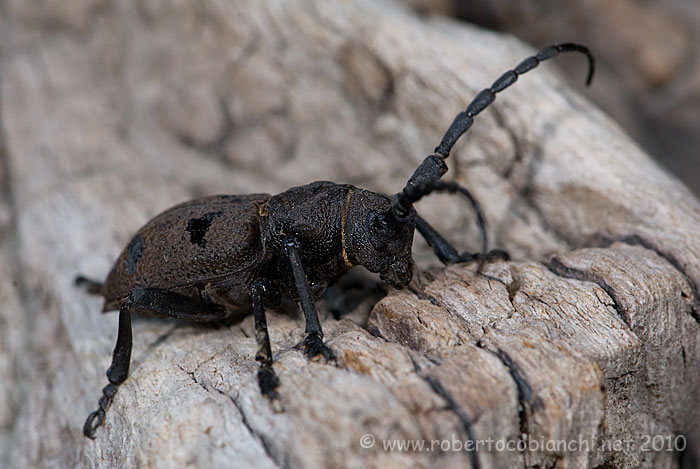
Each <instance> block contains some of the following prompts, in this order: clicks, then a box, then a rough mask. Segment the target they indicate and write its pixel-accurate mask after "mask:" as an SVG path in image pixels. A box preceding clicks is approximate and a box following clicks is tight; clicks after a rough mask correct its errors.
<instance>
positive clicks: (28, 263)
mask: <svg viewBox="0 0 700 469" xmlns="http://www.w3.org/2000/svg"><path fill="white" fill-rule="evenodd" d="M1 7H2V12H1V14H0V27H1V29H0V30H1V31H2V41H1V42H0V45H1V47H2V62H1V63H0V66H1V68H0V85H1V91H2V94H1V100H0V102H1V106H2V107H1V108H0V113H1V115H0V118H1V124H2V128H1V131H2V132H1V133H0V136H1V137H2V142H1V143H2V145H1V146H0V151H1V153H0V158H1V160H2V166H0V173H1V176H2V194H3V199H2V204H1V206H0V229H1V231H0V233H1V236H0V288H1V290H0V300H1V302H2V310H1V311H0V435H1V436H0V466H3V467H75V466H81V465H82V466H89V467H97V466H99V467H184V466H188V467H317V466H321V467H339V466H344V467H365V466H374V467H454V466H465V467H466V466H469V465H471V466H473V467H476V466H477V465H478V466H479V467H496V468H498V467H535V466H537V467H640V466H641V467H657V468H658V467H673V466H674V465H675V464H676V460H675V459H674V458H675V457H676V456H674V452H672V451H644V449H645V448H646V447H645V446H644V444H645V442H646V443H648V447H649V448H651V444H652V443H654V442H655V441H656V443H657V445H658V442H659V439H658V438H671V445H672V446H673V444H674V443H678V441H679V440H678V439H676V437H678V436H679V435H681V438H680V439H681V440H682V436H683V435H689V434H690V433H689V432H691V431H692V429H693V425H694V424H695V423H696V422H697V421H698V409H700V391H699V389H700V373H699V372H698V366H699V365H700V327H699V321H698V313H697V305H698V285H700V204H698V201H697V200H696V199H694V198H693V197H692V196H691V195H690V193H689V192H688V190H686V189H685V188H684V187H683V186H682V185H681V184H680V183H679V182H678V181H677V180H675V179H674V178H672V177H670V176H669V175H667V174H666V173H665V172H664V171H663V170H661V169H660V168H659V167H658V166H656V164H654V163H653V162H652V161H651V160H650V159H649V158H648V157H647V156H646V155H644V154H643V153H642V152H641V151H640V150H639V148H638V147H637V146H636V145H635V144H634V143H633V142H631V141H630V140H629V139H628V138H627V137H626V136H625V135H624V134H623V133H622V132H621V131H620V130H619V128H618V126H617V125H616V124H615V123H613V122H611V121H610V120H609V119H607V118H606V117H605V116H604V115H603V114H602V113H601V112H599V111H597V110H596V109H595V108H593V107H592V106H591V105H590V104H589V103H588V102H587V101H586V99H585V98H583V97H581V96H579V95H576V94H574V93H572V92H571V91H569V90H568V88H567V86H566V85H565V83H564V82H563V80H562V79H561V78H560V77H559V76H558V74H557V72H556V69H555V68H554V67H553V66H552V65H543V66H541V67H540V69H538V70H537V71H534V72H532V73H530V74H528V75H527V76H525V77H523V78H522V79H521V80H520V81H519V82H518V83H517V85H516V86H514V87H512V88H511V89H509V90H508V91H507V92H505V93H503V95H500V96H499V98H498V100H497V102H496V104H495V105H494V106H492V107H491V108H490V110H488V111H487V112H485V113H484V114H483V115H481V116H479V118H478V119H477V121H476V124H475V125H474V127H473V129H472V130H471V131H470V133H469V134H468V138H465V139H464V141H462V142H461V143H460V144H459V145H458V147H457V148H456V149H455V151H454V153H453V156H452V157H451V158H450V160H449V161H448V164H449V166H450V168H451V170H450V172H449V173H448V176H447V177H448V178H450V179H454V180H458V181H460V182H462V183H464V184H466V185H467V186H469V187H470V188H471V189H472V190H473V191H474V193H475V195H476V196H477V197H478V199H479V200H480V201H481V203H482V205H483V207H484V210H485V213H486V217H487V219H488V222H489V235H490V243H491V245H492V246H495V247H500V248H504V249H507V250H509V251H510V252H511V254H512V255H513V258H514V260H513V261H512V262H497V263H493V264H490V265H488V266H487V267H486V268H485V269H484V272H483V273H481V274H477V273H476V266H474V265H458V266H452V267H449V268H446V269H445V268H443V267H441V266H439V265H438V264H437V263H436V261H435V259H434V258H433V257H431V255H430V253H429V252H428V251H427V250H426V247H425V245H424V244H423V243H422V242H420V241H417V242H416V251H417V255H416V257H417V259H418V262H419V266H420V273H419V274H418V275H417V276H416V278H415V280H414V283H413V284H412V288H411V289H409V290H403V291H391V292H390V293H389V294H388V296H387V297H386V298H384V299H383V300H382V301H380V302H379V303H378V304H376V305H375V306H374V307H373V308H372V306H373V305H372V304H371V301H369V300H367V301H364V302H362V303H360V305H359V306H358V307H357V308H356V309H355V311H354V312H352V313H351V314H350V315H348V316H347V317H346V318H343V319H340V320H335V319H333V317H332V316H331V315H330V314H328V313H327V309H326V307H325V303H323V302H321V303H320V307H321V309H322V315H323V318H322V320H323V325H324V328H325V332H326V337H327V339H328V341H329V343H330V345H331V346H332V347H333V348H334V350H335V351H336V353H337V355H338V366H337V367H336V366H332V365H324V364H319V363H309V362H307V361H306V360H305V359H304V358H303V356H302V354H301V353H300V351H299V350H298V349H297V348H295V345H296V344H297V343H298V342H299V340H300V339H301V338H302V333H303V323H302V321H300V320H299V318H296V317H292V316H289V315H284V314H278V313H275V312H269V317H268V320H269V323H270V330H271V336H272V342H273V350H274V353H275V359H276V360H277V362H276V365H275V366H276V370H277V373H278V374H279V376H280V379H281V382H282V386H281V389H280V394H281V407H282V412H275V411H274V410H273V408H272V407H271V406H270V405H269V403H268V402H267V401H266V400H264V399H263V398H261V396H260V395H259V392H258V388H257V383H256V379H255V372H256V363H255V361H254V358H253V354H254V350H255V341H254V335H253V326H252V319H251V318H247V319H245V320H244V321H243V322H241V323H237V324H233V325H228V326H221V327H218V328H205V327H192V326H189V325H186V324H176V323H172V322H167V321H146V320H136V321H135V323H134V334H135V347H134V353H133V358H134V359H133V362H132V367H131V376H130V377H129V379H128V380H127V381H126V382H125V384H124V385H123V386H121V388H120V389H119V393H118V395H117V397H116V400H115V402H114V405H113V407H112V409H111V410H110V412H109V413H108V416H107V420H106V424H105V425H104V427H103V428H100V429H99V431H98V432H97V439H96V440H95V441H90V440H88V439H85V438H84V437H83V436H82V435H81V426H82V423H83V420H84V418H85V416H86V415H87V414H88V413H89V412H90V411H91V410H93V409H94V406H95V403H96V402H95V401H96V398H97V397H98V396H99V392H100V389H101V387H102V386H103V385H104V384H106V379H105V377H104V371H105V369H106V368H107V366H108V364H109V361H110V354H111V350H112V348H113V345H114V341H115V336H116V329H117V328H116V321H117V317H116V315H113V314H111V315H102V314H100V313H99V311H100V307H101V304H100V300H99V299H97V298H92V297H89V296H88V295H86V294H85V293H84V292H81V291H79V290H76V289H75V288H74V287H73V285H72V280H73V277H74V276H75V275H76V273H79V272H82V273H85V274H88V275H91V276H94V277H103V276H104V275H106V273H107V272H108V269H109V267H110V264H111V262H112V261H113V260H114V258H115V257H116V256H117V254H118V252H119V250H120V249H121V247H122V246H123V245H124V243H125V242H126V241H127V240H128V238H129V235H130V234H131V233H132V232H133V231H135V230H136V229H137V228H138V227H139V226H140V225H141V224H142V223H144V222H145V221H146V220H147V219H148V218H150V217H152V216H153V215H155V214H156V213H158V212H159V211H161V210H163V209H165V208H167V207H168V206H170V205H173V204H174V203H177V202H179V201H182V200H184V199H187V198H191V197H193V196H197V195H200V194H205V193H207V194H208V193H247V192H259V191H268V192H272V193H275V192H279V191H281V190H283V189H285V188H287V187H290V186H293V185H300V184H302V183H306V182H309V181H312V180H316V179H330V180H336V181H339V182H349V183H354V184H357V185H361V186H364V187H368V188H371V189H374V190H378V191H384V192H388V193H392V192H395V191H397V190H399V189H400V188H401V186H402V184H403V182H404V181H405V180H406V179H407V178H408V176H409V175H410V173H411V172H412V170H413V169H414V168H415V166H416V165H417V164H418V162H419V161H420V160H421V159H422V158H423V157H424V156H425V155H426V154H428V153H430V152H431V150H432V148H433V147H434V146H435V145H436V143H437V142H438V139H439V137H440V136H441V134H442V132H443V131H444V130H445V128H446V127H447V125H448V124H449V123H450V121H451V119H452V117H453V116H454V114H456V113H457V112H459V111H460V110H461V109H462V107H463V106H464V105H466V103H467V102H468V101H469V100H470V99H471V97H472V96H474V95H475V93H476V92H477V91H478V90H480V89H481V88H483V87H485V86H487V85H488V84H490V83H491V82H492V81H493V80H494V79H495V78H496V77H497V76H499V74H500V73H501V72H503V71H505V70H506V69H508V68H510V67H512V66H514V65H515V64H516V63H517V62H518V61H519V60H520V59H522V58H524V57H525V56H527V55H528V54H530V53H531V52H532V51H533V49H531V48H530V47H528V46H526V45H524V44H522V43H520V42H518V41H517V40H515V39H513V38H510V37H504V36H500V35H498V34H494V33H490V32H487V31H483V30H479V29H475V28H473V27H470V26H469V25H465V24H458V23H456V22H453V21H449V20H445V19H441V18H437V17H430V18H424V17H418V16H415V15H414V14H413V13H412V12H411V11H409V10H406V9H404V7H402V6H401V5H395V4H392V3H390V2H388V1H377V0H373V1H357V2H342V1H328V2H312V1H304V2H301V1H298V2H297V1H291V0H290V1H274V2H259V1H253V0H249V1H237V2H229V1H215V0H203V1H199V2H171V1H160V0H150V1H136V0H133V1H130V0H124V1H119V2H117V1H114V2H112V1H108V0H83V1H77V2H69V3H65V2H62V3H59V2H47V3H45V2H38V1H20V0H11V1H6V2H3V3H2V5H1ZM569 60H574V59H573V58H571V59H569ZM576 60H580V61H581V79H583V75H584V73H585V68H584V67H585V65H584V61H583V59H581V58H580V57H579V58H577V59H576ZM594 86H595V85H594ZM419 209H420V211H421V212H422V213H425V214H427V216H428V218H429V219H430V220H432V221H434V222H435V223H436V224H437V225H439V226H440V227H441V228H442V229H443V230H444V231H445V232H446V233H448V234H449V236H450V237H451V238H452V239H453V240H454V241H455V242H456V243H457V244H459V245H460V246H461V247H462V248H464V249H469V250H472V251H473V250H475V249H477V247H478V232H477V231H476V228H475V227H474V222H473V215H472V214H471V212H470V211H469V210H468V207H467V205H466V204H464V203H463V202H462V201H454V200H451V199H446V198H441V197H435V198H434V199H432V200H426V201H424V202H421V204H420V207H419ZM370 311H371V313H370ZM366 434H370V435H373V436H374V438H376V443H375V444H374V446H373V447H372V448H368V449H365V448H362V447H361V438H362V437H363V435H366ZM654 437H657V439H656V440H654ZM393 439H412V440H417V441H419V440H424V441H425V444H426V447H427V446H430V445H431V444H432V440H437V441H438V442H439V443H441V442H442V441H447V442H448V443H446V444H445V443H442V444H443V445H449V446H450V448H448V449H453V450H456V451H449V450H448V451H441V450H439V448H438V447H433V451H430V452H429V451H422V452H421V451H415V450H413V451H407V452H400V451H397V450H395V451H389V450H385V449H384V448H383V444H382V442H383V440H386V441H389V440H393ZM647 439H648V440H649V441H647ZM468 440H472V441H476V442H482V443H481V444H482V445H487V444H488V441H489V440H490V441H492V443H491V444H492V445H493V446H492V447H491V450H489V448H488V447H486V446H482V447H481V448H480V449H479V451H477V452H476V453H473V452H469V451H464V450H462V451H459V450H458V449H459V445H458V444H457V443H456V442H457V441H460V442H462V443H463V442H465V441H468ZM499 440H501V441H502V442H507V441H509V442H511V448H512V446H513V445H517V444H520V445H521V447H522V444H523V443H527V445H526V447H525V450H518V449H514V450H512V451H508V450H502V451H498V450H497V449H496V446H495V445H496V443H495V442H496V441H499ZM583 441H586V442H588V443H587V444H588V446H586V444H585V443H582V442H583ZM668 441H669V440H668V439H666V440H663V442H665V443H666V445H665V446H664V449H667V448H668ZM533 442H534V443H535V444H533ZM552 442H554V443H556V444H558V446H556V447H552V444H554V443H552ZM560 442H564V443H566V444H568V445H569V446H568V447H567V448H562V447H561V443H560ZM571 442H574V443H573V445H574V446H571V444H572V443H571ZM542 443H546V444H548V445H549V446H545V447H542V446H541V444H542ZM538 445H539V446H538ZM575 445H579V446H578V447H577V446H575ZM443 449H445V447H443Z"/></svg>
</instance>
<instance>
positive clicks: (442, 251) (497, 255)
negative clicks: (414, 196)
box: [416, 214, 510, 265]
mask: <svg viewBox="0 0 700 469" xmlns="http://www.w3.org/2000/svg"><path fill="white" fill-rule="evenodd" d="M416 229H417V230H418V232H419V233H420V234H421V236H423V238H425V241H426V242H427V243H428V245H429V246H430V247H431V248H433V251H435V255H436V256H437V258H438V259H440V262H442V263H443V264H445V265H449V264H456V263H458V262H470V261H475V260H478V261H489V262H490V261H493V260H497V259H501V260H508V259H509V258H510V256H509V255H508V253H507V252H505V251H501V250H500V249H492V250H491V251H489V252H487V253H485V254H482V253H475V254H470V253H468V252H463V253H461V254H460V253H458V252H457V250H456V249H455V248H454V247H453V246H452V245H451V244H450V242H449V241H447V240H446V239H445V238H444V237H443V236H442V235H441V234H440V233H438V231H437V230H436V229H435V228H433V227H432V226H431V225H430V224H429V223H428V222H427V221H425V220H424V219H423V218H422V217H421V216H420V215H418V214H416Z"/></svg>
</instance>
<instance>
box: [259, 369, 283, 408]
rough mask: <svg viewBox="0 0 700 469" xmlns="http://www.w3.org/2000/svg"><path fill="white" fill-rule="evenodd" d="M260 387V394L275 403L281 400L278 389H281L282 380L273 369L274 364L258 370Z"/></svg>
mask: <svg viewBox="0 0 700 469" xmlns="http://www.w3.org/2000/svg"><path fill="white" fill-rule="evenodd" d="M258 385H259V386H260V393H261V394H262V395H263V396H265V397H267V398H268V399H270V400H271V401H275V400H278V399H279V397H280V396H279V392H278V389H279V387H280V380H279V378H278V377H277V374H276V373H275V370H274V369H273V368H272V364H263V365H260V369H259V370H258Z"/></svg>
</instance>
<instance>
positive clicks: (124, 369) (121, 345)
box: [83, 294, 134, 439]
mask: <svg viewBox="0 0 700 469" xmlns="http://www.w3.org/2000/svg"><path fill="white" fill-rule="evenodd" d="M133 304H134V296H133V294H129V296H128V297H127V299H126V300H124V302H123V303H122V306H121V308H120V309H119V332H118V333H117V345H116V346H115V347H114V352H113V354H112V364H111V365H110V367H109V369H107V379H108V380H109V384H108V385H107V386H105V387H104V388H103V389H102V397H100V400H99V407H98V408H97V410H96V411H94V412H93V413H91V414H90V415H89V416H88V418H87V419H86V420H85V424H84V425H83V435H85V436H86V437H88V438H92V439H94V438H95V431H96V430H97V428H98V427H99V426H100V425H102V423H103V422H104V420H105V414H106V412H107V409H109V407H110V405H111V404H112V400H113V399H114V395H115V394H116V393H117V387H118V386H119V385H120V384H121V383H123V382H124V380H126V377H127V376H128V374H129V362H130V360H131V345H132V340H131V307H132V305H133Z"/></svg>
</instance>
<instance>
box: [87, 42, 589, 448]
mask: <svg viewBox="0 0 700 469" xmlns="http://www.w3.org/2000/svg"><path fill="white" fill-rule="evenodd" d="M572 51H573V52H580V53H582V54H584V55H585V56H586V57H587V59H588V75H587V78H586V84H587V85H588V84H590V82H591V80H592V78H593V73H594V70H595V61H594V58H593V56H592V54H591V53H590V51H589V50H588V49H587V48H586V47H584V46H582V45H578V44H573V43H564V44H557V45H552V46H549V47H545V48H544V49H542V50H540V51H539V52H537V54H535V55H534V56H532V57H529V58H527V59H525V60H524V61H522V62H521V63H520V64H519V65H518V66H516V67H515V68H514V69H512V70H509V71H507V72H505V73H504V74H503V75H501V77H500V78H498V80H496V81H495V82H494V83H493V84H492V85H491V86H490V87H489V88H487V89H485V90H483V91H481V92H480V93H479V94H477V96H476V97H475V98H474V100H473V101H472V102H471V103H470V104H469V106H468V107H467V109H466V110H465V111H464V112H461V113H459V114H458V115H457V116H456V117H455V119H454V121H453V122H452V124H451V125H450V127H449V128H448V129H447V132H445V135H444V136H443V138H442V141H441V142H440V144H439V145H438V146H437V148H435V153H434V154H432V155H430V156H428V157H426V158H425V159H424V160H423V162H422V163H421V164H420V165H419V166H418V168H417V169H416V170H415V172H414V173H413V175H412V176H411V178H410V179H409V180H408V183H407V184H406V186H405V187H404V188H403V190H402V191H401V192H399V193H397V194H396V195H394V196H393V197H391V198H389V197H388V196H386V195H384V194H378V193H375V192H371V191H368V190H364V189H360V188H357V187H354V186H351V185H348V184H335V183H333V182H326V181H320V182H313V183H311V184H308V185H305V186H300V187H293V188H291V189H289V190H287V191H285V192H282V193H281V194H277V195H273V196H270V195H268V194H252V195H217V196H210V197H204V198H200V199H195V200H191V201H189V202H185V203H182V204H180V205H176V206H175V207H173V208H171V209H169V210H166V211H165V212H163V213H161V214H160V215H158V216H156V217H155V218H153V219H152V220H150V221H149V222H148V223H146V225H145V226H144V227H143V228H141V229H140V230H139V231H138V232H137V233H136V234H135V235H134V237H133V238H132V239H131V241H130V242H129V244H128V245H127V246H126V248H125V249H124V250H123V251H122V253H121V255H120V256H119V258H118V259H117V261H116V263H115V264H114V266H113V267H112V270H111V272H110V273H109V275H108V276H107V279H106V280H105V282H104V283H103V284H101V283H98V282H95V281H92V280H88V279H86V278H85V277H82V276H81V277H78V278H76V283H77V284H79V285H83V286H85V287H87V289H88V291H90V292H92V293H99V294H100V295H101V296H103V297H104V308H103V310H104V311H111V310H115V309H117V308H118V309H119V331H118V335H117V344H116V347H115V348H114V353H113V355H112V364H111V366H110V367H109V369H108V370H107V378H108V379H109V384H107V386H105V387H104V389H103V390H102V397H101V398H100V400H99V408H98V409H97V410H96V411H94V412H93V413H91V414H90V415H89V416H88V418H87V420H86V421H85V425H84V426H83V433H84V434H85V436H87V437H90V438H94V435H95V431H96V429H97V428H98V427H99V426H100V425H101V424H102V422H103V421H104V418H105V412H106V411H107V409H108V408H109V406H110V404H111V403H112V400H113V398H114V395H115V393H116V391H117V387H118V386H119V385H120V384H121V383H123V382H124V380H125V379H126V378H127V375H128V372H129V362H130V358H131V313H132V312H136V313H141V314H145V315H149V316H157V317H167V318H178V319H185V320H191V321H199V322H217V321H220V320H222V319H224V318H226V317H227V316H228V315H229V314H231V312H232V311H236V310H238V311H240V310H242V309H246V308H249V307H250V306H252V309H253V316H254V319H255V339H256V342H257V352H256V355H255V359H256V360H257V361H258V362H260V368H259V371H258V384H259V386H260V391H261V392H262V394H263V395H265V396H267V397H268V398H270V399H271V400H274V399H277V398H278V391H277V389H278V386H279V380H278V378H277V376H276V375H275V372H274V370H273V368H272V351H271V347H270V338H269V335H268V332H267V321H266V319H265V311H264V307H263V300H265V302H266V303H267V304H269V305H270V306H272V307H279V304H280V298H281V295H286V296H288V297H289V298H291V299H293V300H295V301H297V302H298V304H299V306H300V307H301V310H302V312H303V314H304V318H305V320H306V337H305V338H304V341H303V350H304V354H305V355H306V357H307V358H309V359H320V358H325V359H327V360H331V359H333V358H334V355H333V351H332V350H331V349H330V348H329V347H328V346H326V345H325V344H324V343H323V331H322V330H321V324H320V323H319V320H318V314H317V312H316V307H315V306H314V302H315V301H316V300H317V299H318V298H319V297H320V296H321V295H322V294H323V292H324V291H325V289H326V287H327V286H328V285H329V284H330V283H332V282H333V281H334V280H335V279H337V278H338V277H339V276H340V275H341V274H343V273H344V272H345V271H347V270H348V269H349V268H351V267H352V266H355V265H361V266H364V267H365V268H367V269H368V270H369V271H371V272H376V273H379V276H380V278H381V279H382V280H383V281H385V282H388V283H390V284H392V285H393V286H395V287H399V288H400V287H402V286H405V285H408V283H409V282H410V281H411V278H412V277H413V258H412V253H411V245H412V242H413V233H414V230H415V229H417V230H418V232H419V233H420V234H421V235H422V236H423V237H424V238H425V240H426V241H427V242H428V244H429V245H430V246H431V247H432V249H433V250H434V251H435V254H436V255H437V257H438V259H440V261H442V262H443V263H444V264H453V263H457V262H468V261H472V260H480V261H482V262H483V261H484V260H489V259H493V258H499V257H500V258H507V254H505V253H504V252H503V251H491V252H489V253H487V252H486V251H487V249H486V234H485V224H484V219H483V216H482V214H481V211H480V209H479V205H478V204H477V202H476V200H474V198H473V197H472V196H471V194H470V193H469V191H468V190H467V189H466V188H464V187H462V186H460V185H458V184H456V183H453V182H443V181H440V178H441V177H442V176H443V174H445V172H446V171H447V165H446V164H445V159H447V157H448V156H449V154H450V150H451V149H452V147H453V145H454V144H455V142H456V141H457V140H458V139H459V138H460V137H461V136H462V134H464V133H465V132H466V131H467V130H468V129H469V128H470V127H471V125H472V123H473V119H474V117H475V116H476V115H477V114H479V113H480V112H481V111H483V110H484V109H485V108H486V107H487V106H489V105H490V104H491V103H492V102H493V101H494V99H495V98H496V93H498V92H500V91H503V90H504V89H505V88H507V87H508V86H510V85H512V84H513V83H515V81H516V80H517V79H518V76H519V75H522V74H523V73H525V72H527V71H529V70H531V69H533V68H535V67H536V66H537V65H538V64H539V63H540V62H541V61H543V60H547V59H550V58H552V57H555V56H556V55H558V54H559V53H561V52H572ZM433 192H449V193H459V194H462V195H463V196H465V197H467V199H468V200H469V201H470V202H471V204H472V205H473V207H474V209H475V211H476V214H477V222H478V223H479V226H480V229H481V244H482V250H481V252H480V253H477V254H469V253H461V254H460V253H458V252H457V250H456V249H455V248H454V247H452V245H450V243H449V242H448V241H447V240H446V239H445V238H443V237H442V236H441V235H440V234H439V233H438V232H437V231H436V230H435V229H434V228H433V227H431V226H430V225H429V224H428V223H427V222H426V221H425V220H424V219H423V218H421V217H420V216H419V215H418V214H417V213H416V211H415V209H414V208H413V204H415V203H416V202H417V201H419V200H420V199H421V198H422V197H424V196H426V195H428V194H431V193H433Z"/></svg>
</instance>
